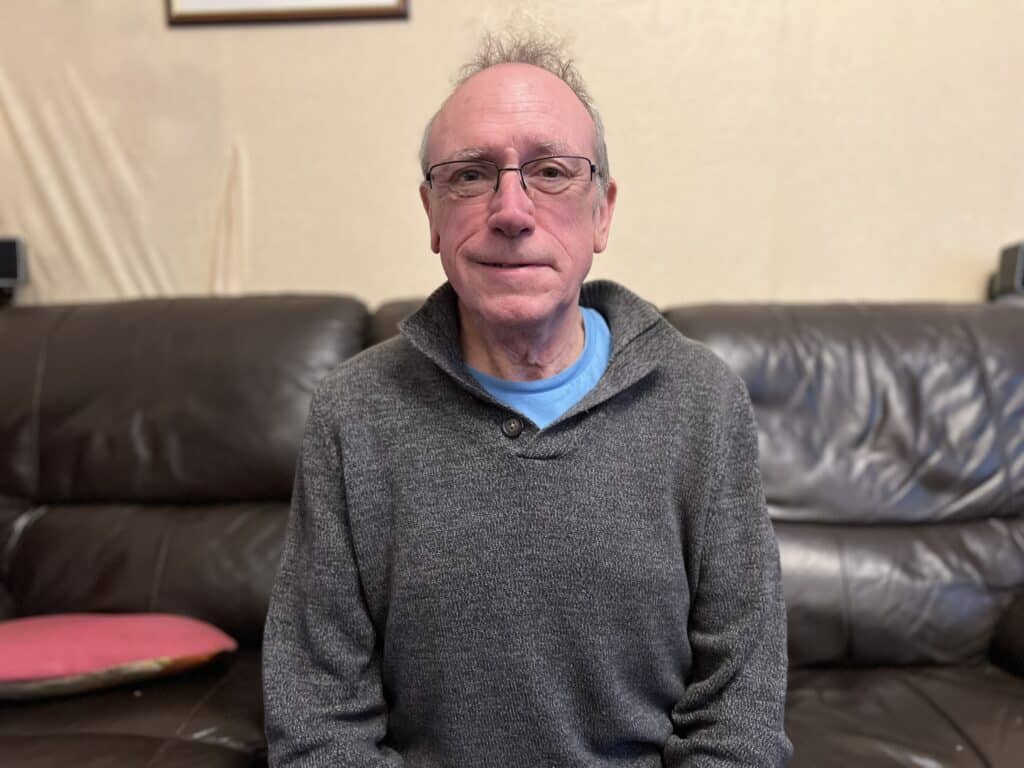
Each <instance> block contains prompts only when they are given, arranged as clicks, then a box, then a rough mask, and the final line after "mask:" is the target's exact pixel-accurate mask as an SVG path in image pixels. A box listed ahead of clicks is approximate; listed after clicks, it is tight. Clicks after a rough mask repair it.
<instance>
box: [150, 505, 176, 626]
mask: <svg viewBox="0 0 1024 768" xmlns="http://www.w3.org/2000/svg"><path fill="white" fill-rule="evenodd" d="M170 538H171V537H170V534H169V533H168V531H167V526H166V525H165V526H164V529H163V530H162V531H161V532H160V544H159V548H158V549H157V554H156V564H155V566H154V567H153V582H152V584H151V585H150V589H149V610H150V611H155V610H156V603H157V598H158V596H159V594H160V584H161V583H162V582H163V578H164V568H165V567H166V564H167V549H168V542H169V541H170Z"/></svg>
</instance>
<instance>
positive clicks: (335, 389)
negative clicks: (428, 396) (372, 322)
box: [317, 336, 423, 404]
mask: <svg viewBox="0 0 1024 768" xmlns="http://www.w3.org/2000/svg"><path fill="white" fill-rule="evenodd" d="M422 369H423V357H422V355H421V354H420V353H419V352H418V351H417V350H416V349H415V348H414V347H413V346H412V344H410V343H409V341H408V339H406V338H404V337H403V336H395V337H392V338H390V339H388V340H386V341H382V342H380V343H379V344H375V345H374V346H372V347H369V348H367V349H364V350H363V351H361V352H359V353H358V354H356V355H353V356H352V357H350V358H349V359H347V360H345V361H344V362H342V363H340V364H339V365H338V366H337V367H335V368H334V369H333V370H332V371H331V372H330V373H328V374H327V375H326V376H325V377H324V378H323V379H321V381H320V383H319V385H318V386H317V397H318V398H321V399H325V400H329V401H331V402H332V403H335V404H343V403H346V402H351V401H353V400H355V401H363V402H365V401H366V400H367V399H368V398H371V397H394V396H396V395H397V394H398V391H397V390H396V387H397V385H399V384H401V383H403V382H409V381H410V379H412V378H415V376H416V375H417V372H419V371H422Z"/></svg>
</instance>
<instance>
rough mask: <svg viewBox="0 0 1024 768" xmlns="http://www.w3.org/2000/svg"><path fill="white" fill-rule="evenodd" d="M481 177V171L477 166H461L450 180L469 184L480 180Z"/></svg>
mask: <svg viewBox="0 0 1024 768" xmlns="http://www.w3.org/2000/svg"><path fill="white" fill-rule="evenodd" d="M482 178H483V172H482V171H481V170H480V169H479V168H476V167H474V168H462V169H460V170H459V171H457V172H456V173H455V178H454V179H452V181H453V182H454V183H456V184H469V183H472V182H474V181H480V179H482Z"/></svg>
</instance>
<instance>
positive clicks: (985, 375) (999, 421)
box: [960, 321, 1013, 515]
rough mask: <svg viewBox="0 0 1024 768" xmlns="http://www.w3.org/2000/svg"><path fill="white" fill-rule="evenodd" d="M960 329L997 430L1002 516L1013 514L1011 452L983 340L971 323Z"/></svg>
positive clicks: (963, 325) (964, 323)
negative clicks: (1007, 443)
mask: <svg viewBox="0 0 1024 768" xmlns="http://www.w3.org/2000/svg"><path fill="white" fill-rule="evenodd" d="M960 327H961V328H963V330H964V333H965V334H966V335H967V339H968V340H969V341H970V344H971V351H972V352H973V354H974V366H975V368H977V370H978V371H979V373H980V376H981V384H982V390H983V391H984V392H985V405H986V407H987V408H988V412H989V418H990V419H991V420H992V426H993V428H994V429H995V442H996V445H997V446H998V448H999V465H1000V468H999V472H1000V474H1001V475H1002V477H1003V492H1004V493H1005V496H1004V497H1003V499H1002V503H1001V504H1000V505H999V510H1000V514H1002V515H1008V514H1012V510H1010V509H1009V504H1010V502H1011V500H1012V499H1013V485H1012V484H1011V482H1010V472H1009V470H1008V469H1007V468H1008V467H1010V466H1011V463H1010V451H1009V448H1008V447H1007V445H1006V428H1005V426H1004V424H1003V415H1002V412H1001V411H999V410H997V409H996V406H995V396H994V395H993V394H992V378H991V376H990V375H989V371H988V367H987V366H986V365H985V356H984V355H983V354H982V351H981V340H980V339H979V338H978V334H977V332H976V331H975V330H974V329H973V328H972V327H971V326H970V324H969V323H966V322H963V321H961V323H960Z"/></svg>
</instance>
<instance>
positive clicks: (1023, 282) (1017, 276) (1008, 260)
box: [988, 242, 1024, 300]
mask: <svg viewBox="0 0 1024 768" xmlns="http://www.w3.org/2000/svg"><path fill="white" fill-rule="evenodd" d="M1007 295H1017V296H1021V295H1024V242H1020V243H1014V244H1013V245H1008V246H1006V247H1005V248H1003V250H1002V251H1000V252H999V269H997V270H996V271H995V272H994V273H993V275H992V277H991V279H990V280H989V281H988V297H989V299H990V300H992V299H997V298H999V297H1000V296H1007Z"/></svg>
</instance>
